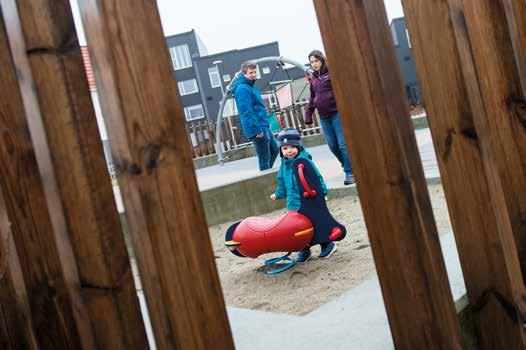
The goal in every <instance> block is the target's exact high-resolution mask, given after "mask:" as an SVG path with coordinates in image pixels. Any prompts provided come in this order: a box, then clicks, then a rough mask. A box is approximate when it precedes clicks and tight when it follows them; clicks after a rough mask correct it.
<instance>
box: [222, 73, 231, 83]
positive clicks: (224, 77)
mask: <svg viewBox="0 0 526 350" xmlns="http://www.w3.org/2000/svg"><path fill="white" fill-rule="evenodd" d="M230 80H232V78H231V77H230V74H223V81H224V82H225V83H228V82H229V81H230Z"/></svg>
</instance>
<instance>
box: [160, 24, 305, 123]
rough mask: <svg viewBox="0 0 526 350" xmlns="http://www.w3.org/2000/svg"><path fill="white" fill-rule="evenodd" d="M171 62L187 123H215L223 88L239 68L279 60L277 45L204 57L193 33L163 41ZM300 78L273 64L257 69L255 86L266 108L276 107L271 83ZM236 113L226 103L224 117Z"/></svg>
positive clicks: (297, 72)
mask: <svg viewBox="0 0 526 350" xmlns="http://www.w3.org/2000/svg"><path fill="white" fill-rule="evenodd" d="M166 43H167V46H168V49H169V51H170V57H171V59H172V68H173V70H174V76H175V79H176V81H177V85H178V87H179V93H180V96H181V104H182V107H183V109H184V114H185V117H186V121H187V122H191V121H194V120H199V119H204V118H207V119H208V120H211V121H214V120H216V118H217V113H218V111H219V102H220V101H221V98H222V97H223V93H224V91H225V89H226V86H227V85H228V84H229V83H230V82H231V80H232V79H233V77H234V75H235V73H236V72H237V71H239V69H240V67H241V64H242V63H243V62H245V61H248V60H253V59H257V58H262V57H268V56H280V51H279V45H278V43H277V42H272V43H268V44H263V45H258V46H253V47H248V48H244V49H236V50H230V51H225V52H220V53H216V54H213V55H207V49H206V47H205V45H204V44H203V42H202V41H201V39H200V38H199V36H198V35H197V33H196V32H195V30H191V31H189V32H185V33H180V34H176V35H172V36H169V37H167V38H166ZM301 76H303V72H302V71H301V69H298V68H296V67H287V66H285V67H283V66H278V65H277V64H275V63H268V64H263V65H262V66H260V67H258V81H257V83H256V84H257V86H258V88H259V89H260V90H261V91H262V93H263V97H264V99H265V101H266V102H267V104H268V106H269V108H272V107H275V106H276V103H277V102H276V99H275V97H274V96H273V94H272V93H271V90H272V88H273V86H274V85H273V84H271V83H272V82H275V81H283V80H294V79H297V78H298V77H301ZM235 113H236V110H235V104H234V103H233V102H232V101H228V102H227V104H226V106H225V114H229V115H233V114H235Z"/></svg>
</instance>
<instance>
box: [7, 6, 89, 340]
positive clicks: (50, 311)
mask: <svg viewBox="0 0 526 350" xmlns="http://www.w3.org/2000/svg"><path fill="white" fill-rule="evenodd" d="M1 6H2V7H1V9H2V17H1V18H0V22H1V23H0V76H1V77H2V79H0V91H2V92H3V93H2V94H0V106H1V114H0V116H1V119H0V123H1V124H0V130H1V133H2V138H0V162H1V163H2V166H0V178H1V179H2V181H0V185H1V186H2V192H3V195H4V201H5V206H6V209H7V215H8V217H9V220H10V222H11V231H12V234H13V238H14V242H15V245H16V248H17V251H18V256H19V260H20V267H21V270H22V274H23V277H24V284H25V287H26V290H27V295H28V299H29V302H30V309H31V319H32V321H33V322H32V323H33V329H34V334H35V338H36V341H37V342H38V346H39V348H41V349H71V348H77V349H81V348H86V349H90V348H94V341H93V335H92V330H91V326H90V324H89V317H88V316H87V312H86V310H85V308H84V306H83V302H82V300H81V298H80V293H79V291H78V289H79V284H80V283H79V280H78V275H77V271H76V263H75V261H74V258H73V253H72V248H71V246H70V244H69V240H68V237H67V230H66V229H64V226H65V225H63V224H64V221H65V220H64V218H63V217H61V214H62V213H63V212H62V207H61V201H60V197H59V196H58V194H57V191H56V188H57V184H56V181H55V177H54V172H53V167H52V166H51V165H50V163H51V154H50V153H49V149H48V148H47V144H46V140H45V137H42V135H41V134H38V130H37V129H38V128H39V127H40V129H42V127H41V119H40V115H39V113H40V111H39V108H38V103H37V98H36V95H35V92H34V89H33V86H34V85H33V82H32V77H31V75H30V74H29V68H28V65H27V62H26V64H25V65H24V64H23V63H18V64H17V67H15V65H14V62H13V61H14V59H13V56H14V55H19V54H20V52H24V53H25V45H24V42H23V39H22V36H21V33H20V28H19V26H18V24H19V23H18V15H17V13H16V8H15V7H14V4H8V3H6V2H5V1H2V2H1ZM4 18H8V19H9V21H6V22H4ZM6 28H11V30H10V32H9V36H10V40H11V43H12V44H13V45H18V49H17V48H16V47H15V48H11V47H10V46H9V42H8V38H7V32H6ZM17 29H18V35H17ZM22 57H25V56H24V55H22ZM17 77H19V81H17ZM19 82H20V84H21V86H19V85H18V83H19ZM31 99H32V102H33V103H31V101H30V100H31ZM27 115H30V116H31V118H27ZM30 129H31V133H32V135H31V136H32V137H33V141H34V142H35V146H33V143H32V140H31V136H30ZM36 138H38V140H35V139H36ZM37 141H38V142H37ZM42 174H44V175H45V177H44V178H41V176H42ZM44 180H45V182H44ZM52 212H53V213H52ZM59 242H60V244H57V243H59Z"/></svg>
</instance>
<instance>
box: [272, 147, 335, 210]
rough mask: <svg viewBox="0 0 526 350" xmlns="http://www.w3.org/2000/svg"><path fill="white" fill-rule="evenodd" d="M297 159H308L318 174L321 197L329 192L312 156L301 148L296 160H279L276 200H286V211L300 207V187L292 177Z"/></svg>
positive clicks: (294, 177)
mask: <svg viewBox="0 0 526 350" xmlns="http://www.w3.org/2000/svg"><path fill="white" fill-rule="evenodd" d="M297 158H305V159H308V160H309V161H310V162H311V164H312V167H313V168H314V170H315V171H316V173H317V174H318V176H319V178H320V182H321V187H322V189H323V195H325V196H326V195H327V194H328V193H329V191H328V190H327V186H326V185H325V181H324V180H323V177H322V176H321V174H320V171H319V170H318V168H317V167H316V165H315V164H314V162H313V161H312V156H311V155H310V153H309V152H307V151H306V150H305V149H304V148H303V147H301V150H300V153H299V154H298V155H297V156H296V158H290V159H288V158H285V157H282V158H281V166H280V167H279V171H278V187H277V188H276V192H275V194H276V198H287V209H288V210H299V209H300V206H301V197H300V187H299V184H298V179H297V178H296V176H294V168H293V164H294V161H295V160H296V159H297Z"/></svg>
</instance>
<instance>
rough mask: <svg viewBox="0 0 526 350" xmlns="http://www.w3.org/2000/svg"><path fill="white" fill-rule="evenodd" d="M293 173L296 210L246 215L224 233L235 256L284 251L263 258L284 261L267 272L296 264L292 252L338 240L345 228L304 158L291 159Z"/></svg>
mask: <svg viewBox="0 0 526 350" xmlns="http://www.w3.org/2000/svg"><path fill="white" fill-rule="evenodd" d="M294 175H295V176H296V178H297V179H298V180H299V181H298V184H299V190H300V191H301V206H300V209H299V210H298V211H294V210H289V211H287V212H285V213H284V214H282V215H280V216H278V217H274V218H262V217H248V218H246V219H245V220H242V221H239V222H236V223H235V224H233V225H232V226H230V227H229V228H228V230H227V232H226V236H225V245H226V246H227V248H228V249H229V250H230V251H231V252H232V253H233V254H235V255H237V256H239V257H249V258H257V257H258V256H260V255H262V254H266V253H273V252H287V254H285V255H284V256H281V257H278V258H273V259H269V260H266V261H265V265H268V266H273V265H275V264H277V263H280V262H283V261H288V263H287V264H285V265H284V266H281V267H278V268H275V269H273V270H270V271H268V272H267V274H270V275H274V274H278V273H280V272H283V271H286V270H288V269H290V268H291V267H293V266H294V265H295V264H296V263H295V261H294V260H293V259H291V258H290V254H291V253H292V252H298V251H300V250H303V249H305V248H306V247H308V246H310V245H315V244H322V243H328V242H330V241H340V240H342V239H343V238H344V237H345V235H346V232H347V231H346V229H345V226H343V225H342V224H340V223H339V222H337V221H336V220H335V219H334V218H333V216H332V215H331V213H330V212H329V209H328V208H327V204H326V203H325V196H324V195H323V192H322V187H321V183H320V180H319V178H318V176H317V174H316V172H315V171H314V168H313V167H312V165H311V164H310V162H309V161H308V160H307V159H304V158H298V159H296V160H295V161H294Z"/></svg>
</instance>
